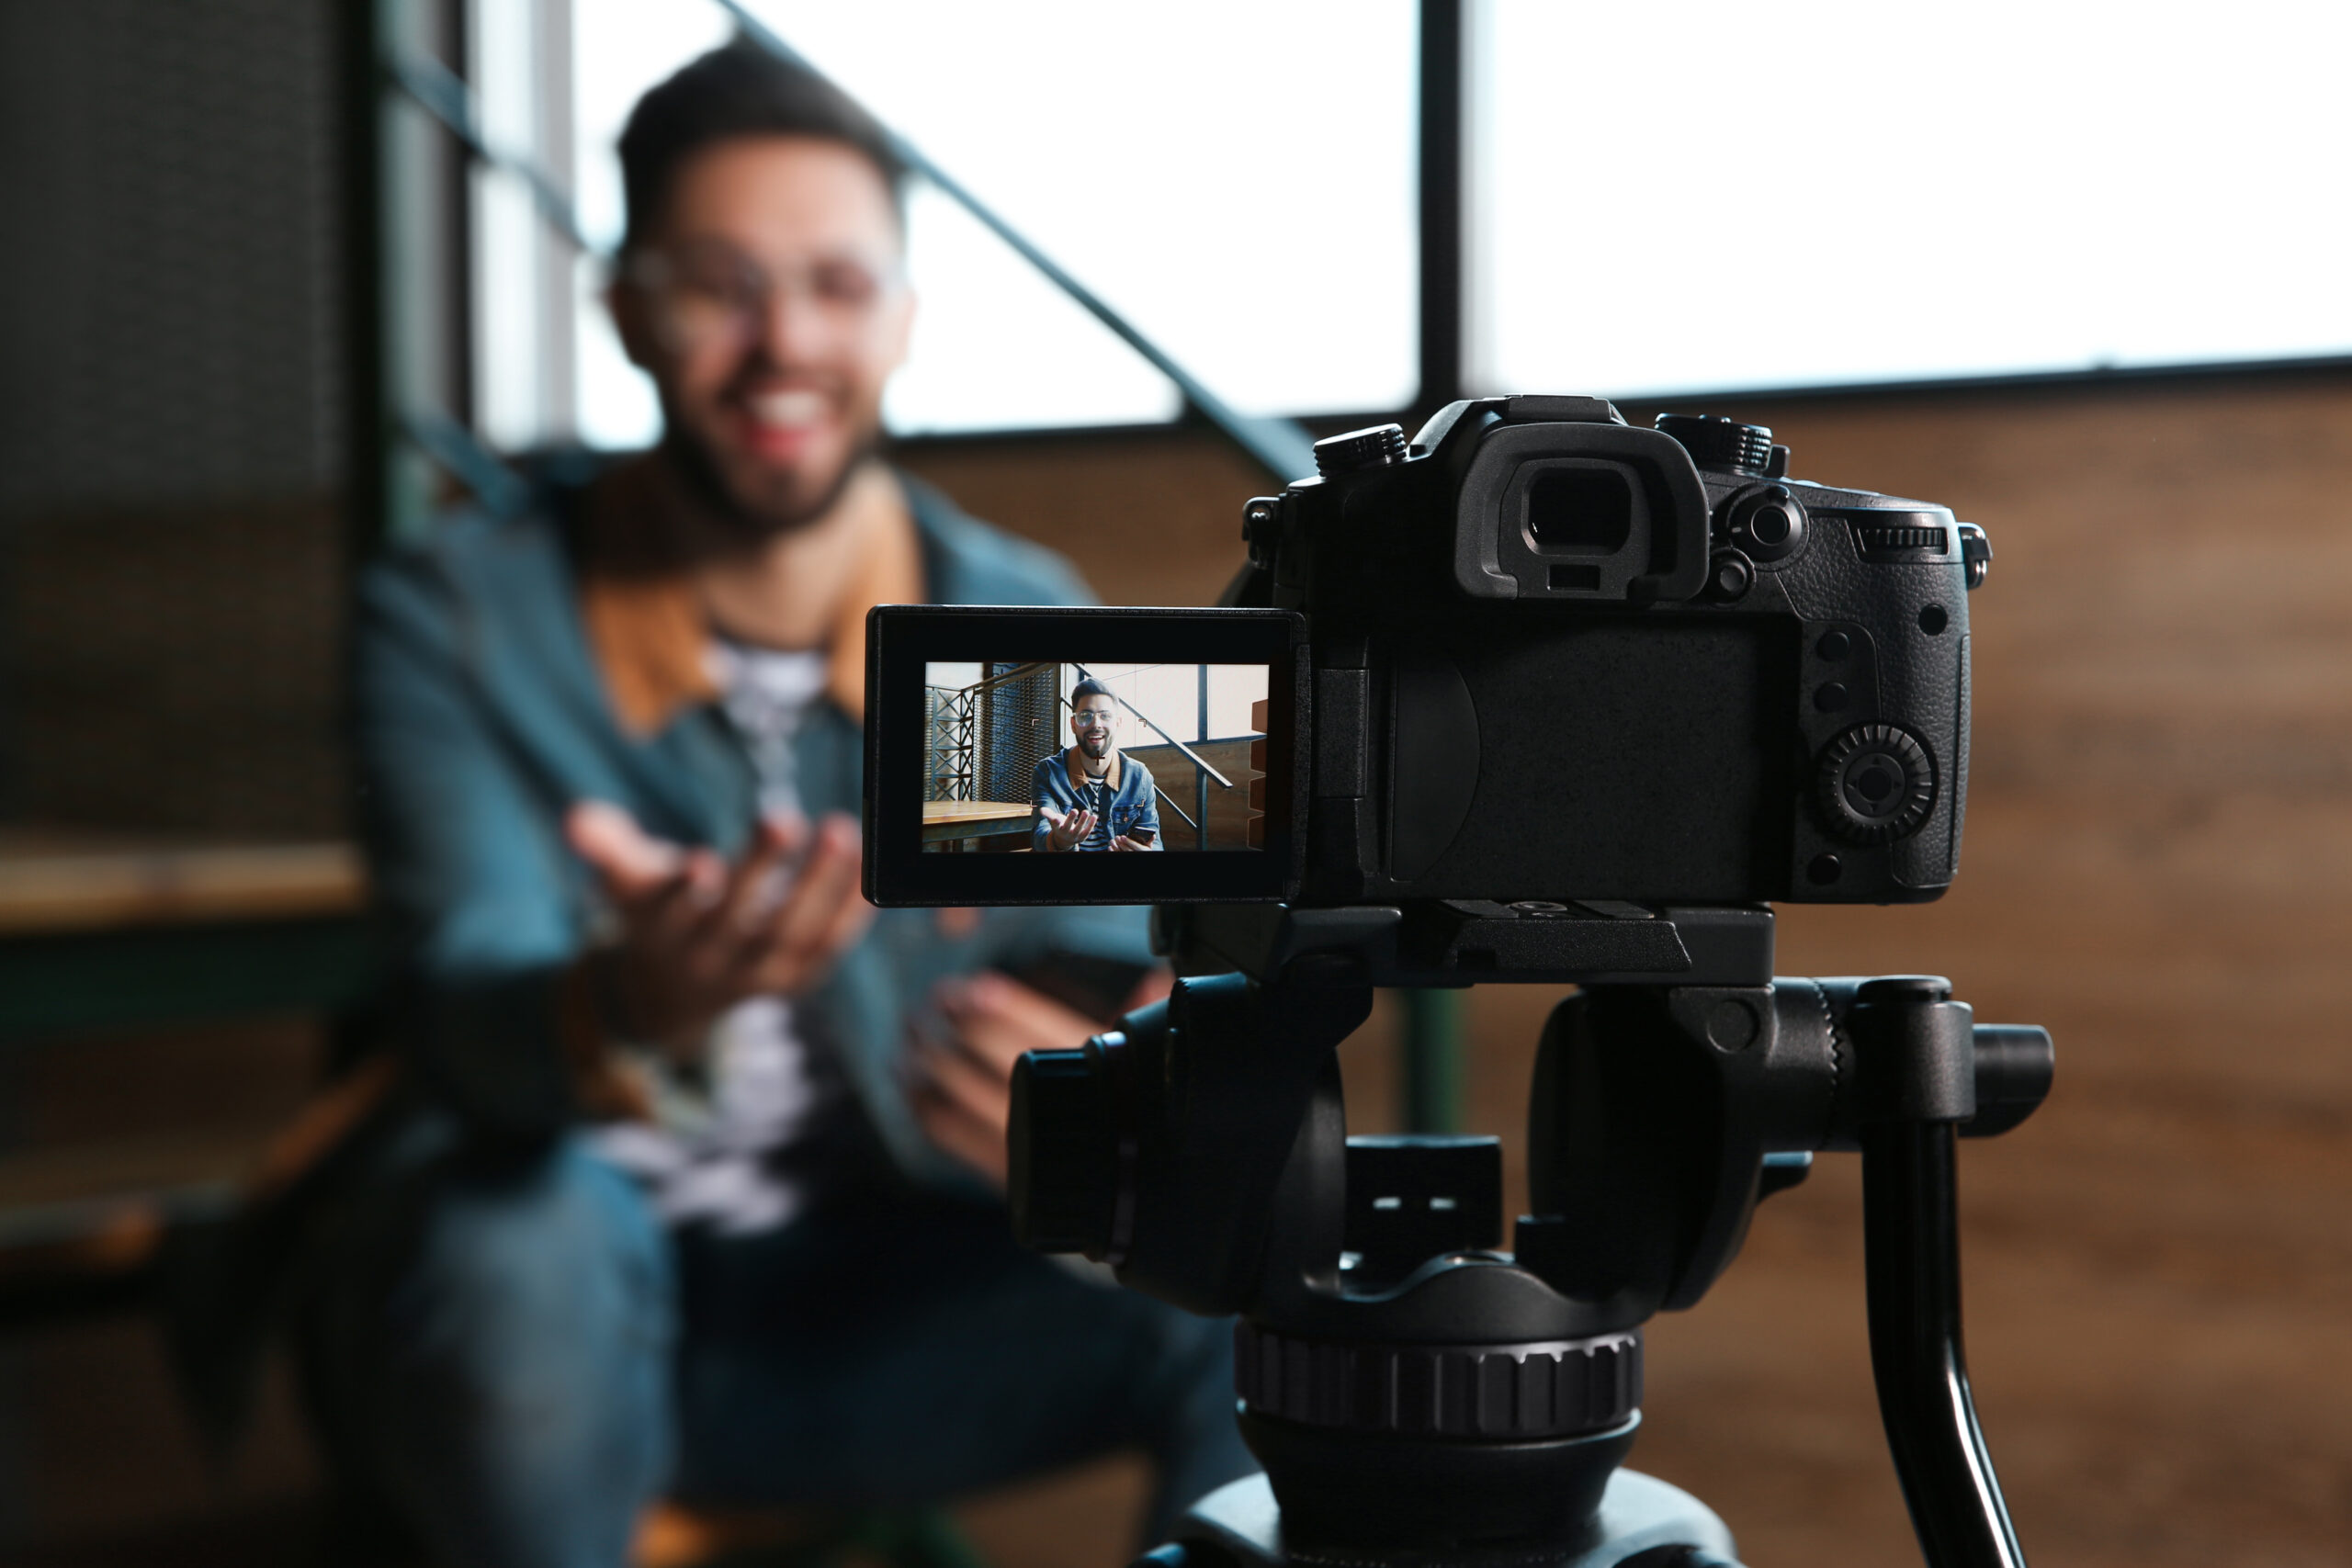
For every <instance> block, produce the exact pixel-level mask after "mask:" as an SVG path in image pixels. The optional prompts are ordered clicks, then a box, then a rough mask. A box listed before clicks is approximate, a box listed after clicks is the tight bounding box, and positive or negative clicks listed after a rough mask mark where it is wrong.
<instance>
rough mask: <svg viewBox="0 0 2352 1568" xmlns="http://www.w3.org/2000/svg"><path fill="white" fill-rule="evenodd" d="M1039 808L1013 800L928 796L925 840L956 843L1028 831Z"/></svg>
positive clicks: (924, 815) (923, 814) (923, 822)
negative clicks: (945, 798)
mask: <svg viewBox="0 0 2352 1568" xmlns="http://www.w3.org/2000/svg"><path fill="white" fill-rule="evenodd" d="M1035 819H1036V808H1035V807H1031V806H1029V805H1026V804H1024V803H1023V802H1020V801H1012V800H926V801H924V802H923V803H922V841H923V842H924V843H926V844H944V843H956V842H958V841H960V840H965V839H998V838H1004V837H1007V836H1010V835H1012V834H1016V833H1023V834H1025V833H1027V832H1028V831H1029V824H1030V823H1031V822H1033V821H1035Z"/></svg>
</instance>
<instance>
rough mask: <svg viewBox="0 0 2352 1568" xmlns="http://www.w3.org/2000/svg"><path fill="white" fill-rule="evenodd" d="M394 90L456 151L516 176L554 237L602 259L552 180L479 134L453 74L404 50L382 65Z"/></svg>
mask: <svg viewBox="0 0 2352 1568" xmlns="http://www.w3.org/2000/svg"><path fill="white" fill-rule="evenodd" d="M384 69H385V71H386V72H387V73H389V74H390V78H391V80H392V84H393V85H395V86H397V87H399V88H400V90H401V92H403V93H405V94H407V95H408V96H409V97H410V98H411V99H412V100H413V101H414V103H415V104H416V105H417V107H420V108H422V109H423V110H424V112H425V113H427V114H429V115H431V116H432V117H433V118H435V120H437V121H439V122H440V125H441V128H442V129H443V130H447V132H448V133H449V134H450V135H451V136H453V137H455V138H456V139H457V141H458V145H460V146H462V147H463V148H465V150H466V151H467V152H470V153H471V154H473V156H474V159H475V161H476V162H478V163H481V164H488V165H489V166H490V167H492V168H493V169H497V170H499V171H500V172H501V173H503V174H508V175H514V176H515V178H516V179H518V180H521V181H522V182H523V185H524V186H525V187H526V189H528V190H529V191H530V193H531V200H532V201H533V202H534V203H536V204H537V207H538V209H539V215H540V216H541V217H542V218H544V219H546V220H547V221H548V225H549V226H550V227H552V228H553V229H554V230H555V231H556V232H558V233H560V234H561V235H562V236H563V237H564V238H566V239H568V240H570V241H571V243H573V244H575V245H577V246H579V247H580V249H581V250H582V251H583V252H585V253H586V254H589V255H592V256H593V255H601V254H603V250H602V247H600V246H598V245H597V244H596V243H595V242H594V241H593V240H591V239H590V238H589V237H588V231H587V230H585V229H583V228H582V227H581V223H580V213H579V209H576V208H575V207H573V206H572V204H571V193H570V192H569V191H567V190H565V189H564V188H563V186H560V185H559V184H557V183H556V181H555V178H554V176H553V175H549V174H548V172H547V171H546V170H545V169H542V168H541V167H539V165H538V164H536V163H534V162H532V161H531V160H530V159H528V158H526V157H524V156H523V155H522V154H520V153H517V152H509V151H507V150H506V149H504V148H502V147H498V146H494V145H492V142H491V141H490V139H489V138H488V137H487V136H485V135H484V134H483V133H482V129H481V117H480V116H479V115H477V114H475V113H474V95H473V89H472V88H470V87H469V86H467V85H466V84H465V83H464V82H463V81H461V80H459V79H458V75H457V74H456V73H454V72H452V71H451V70H450V69H449V68H448V67H447V66H446V65H444V64H442V63H441V62H439V61H437V60H435V59H434V58H433V57H432V56H431V55H429V54H425V53H423V52H421V51H416V50H403V51H399V52H398V53H395V54H393V55H391V56H390V57H389V58H388V59H387V60H386V62H385V65H384Z"/></svg>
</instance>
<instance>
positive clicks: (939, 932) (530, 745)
mask: <svg viewBox="0 0 2352 1568" xmlns="http://www.w3.org/2000/svg"><path fill="white" fill-rule="evenodd" d="M903 482H904V483H905V488H906V491H907V493H908V498H909V501H910V506H911V510H912V512H913V516H914V523H915V530H916V535H917V538H918V541H919V547H920V551H921V566H920V570H921V575H922V584H923V586H924V587H925V588H926V589H927V591H928V593H929V596H930V598H931V599H932V600H933V602H936V603H942V604H1086V603H1091V596H1090V595H1089V594H1088V593H1087V592H1086V589H1085V586H1084V584H1083V583H1081V582H1080V581H1079V579H1078V577H1077V576H1076V574H1075V573H1074V572H1072V571H1071V570H1070V568H1069V565H1068V563H1067V562H1065V561H1063V560H1062V559H1061V558H1059V557H1057V556H1055V555H1053V554H1051V553H1050V552H1048V551H1046V550H1044V549H1042V548H1040V547H1036V546H1035V545H1031V544H1028V543H1025V542H1023V541H1021V540H1018V539H1014V538H1012V537H1011V536H1007V535H1004V534H1001V533H999V532H997V531H996V530H994V529H991V528H989V527H987V526H985V525H982V524H979V523H977V522H975V521H973V520H972V519H971V518H969V517H967V516H965V515H964V514H963V513H960V512H959V511H957V510H956V507H955V506H954V505H953V503H951V502H948V501H947V500H946V499H945V498H944V497H943V496H941V495H940V494H938V493H937V492H936V491H932V490H929V489H927V488H925V487H923V486H922V485H920V484H917V483H915V482H913V481H911V480H906V481H903ZM580 494H581V492H580V491H578V490H577V489H564V488H560V487H549V488H548V491H547V492H546V494H545V496H544V497H543V499H542V501H541V503H540V504H538V505H537V507H536V508H535V509H534V510H532V511H531V512H529V513H527V514H526V515H522V516H516V517H509V518H493V517H489V516H484V515H479V514H465V515H460V516H458V517H456V518H453V519H451V520H449V521H447V522H446V523H444V524H442V525H439V526H437V527H436V528H435V530H434V531H433V533H432V534H431V536H429V537H427V538H426V539H424V540H423V541H421V542H420V543H418V544H416V545H414V546H412V547H405V548H401V549H398V550H396V551H394V552H392V553H390V554H389V555H388V556H387V557H386V558H383V559H380V560H379V561H378V562H377V563H375V564H374V565H373V566H372V567H371V568H370V569H369V570H368V571H367V572H366V573H365V575H364V577H363V579H362V581H361V584H360V592H359V605H358V620H357V626H356V637H355V651H354V657H355V661H356V662H355V670H354V686H353V707H354V717H355V724H356V748H357V751H358V761H359V773H360V780H361V787H362V795H363V800H362V805H363V817H364V820H365V823H366V827H367V832H368V850H369V857H370V862H371V866H372V870H373V875H374V886H375V892H376V897H377V898H378V900H379V904H380V905H381V907H382V909H383V912H384V913H385V914H387V915H388V916H389V917H390V922H391V924H392V926H393V929H394V932H395V935H396V937H397V939H398V942H399V948H398V959H399V970H398V974H399V984H398V987H397V989H398V997H397V1001H398V1002H399V1004H400V1005H399V1007H398V1008H397V1017H398V1027H399V1038H400V1042H401V1046H402V1048H403V1049H405V1050H406V1051H408V1052H409V1054H410V1055H411V1057H412V1060H413V1066H415V1067H416V1068H417V1069H419V1070H420V1074H421V1077H423V1079H424V1083H425V1087H426V1088H427V1089H428V1091H429V1092H431V1093H432V1094H434V1095H435V1098H436V1099H438V1100H441V1101H442V1102H444V1103H445V1104H447V1105H448V1106H450V1107H452V1108H453V1109H455V1110H457V1111H458V1112H459V1113H460V1114H461V1115H462V1116H464V1117H466V1118H467V1119H468V1120H469V1121H470V1122H473V1123H474V1124H476V1125H477V1126H478V1127H481V1128H483V1129H485V1130H489V1131H493V1132H503V1133H511V1134H525V1135H544V1134H547V1133H549V1132H552V1131H554V1130H556V1129H558V1128H560V1127H561V1126H563V1125H564V1124H566V1123H567V1122H569V1121H571V1119H572V1118H573V1117H574V1116H575V1115H576V1114H577V1107H576V1106H575V1103H574V1100H573V1089H572V1085H573V1082H574V1078H573V1075H572V1074H571V1071H569V1070H568V1066H567V1060H566V1054H567V1050H575V1051H576V1046H575V1045H574V1042H575V1041H576V1039H577V1038H578V1034H577V1030H578V1025H577V1021H576V1015H577V1013H578V1011H579V1009H578V1008H577V1006H576V1005H573V1006H571V1009H570V1010H569V1012H567V1010H566V1001H567V998H571V997H572V996H574V995H575V994H576V992H577V990H578V986H577V983H576V981H575V980H574V978H573V976H572V970H573V965H574V961H575V960H576V959H577V958H578V957H579V956H580V954H581V953H582V952H583V951H584V950H585V948H586V947H587V946H588V944H589V943H590V942H591V941H592V939H593V937H594V931H595V924H596V921H597V920H598V919H599V918H600V914H599V910H598V907H597V899H596V897H595V895H594V887H593V885H592V881H591V878H590V877H589V875H588V873H587V870H586V868H585V867H584V866H583V865H582V863H580V862H579V860H578V859H577V857H575V856H574V855H573V854H572V853H571V852H570V850H569V849H568V848H567V846H566V845H565V842H564V839H563V818H564V815H565V813H566V811H567V810H568V809H569V808H570V807H571V806H573V805H574V804H576V803H578V802H581V801H583V800H592V799H593V800H605V801H609V802H612V803H613V804H615V805H617V806H619V807H623V808H624V809H626V810H628V812H629V813H631V814H632V815H633V816H635V817H636V818H637V819H638V820H639V822H640V823H642V824H643V825H644V826H645V829H646V830H647V831H649V832H650V833H654V834H657V835H659V836H661V837H663V838H667V839H670V840H674V841H676V842H679V843H684V844H695V845H708V846H710V847H712V848H714V849H716V850H718V851H719V852H722V853H729V854H731V853H734V852H737V851H738V850H740V848H741V845H742V844H743V843H744V841H745V840H746V839H747V838H748V836H749V834H750V831H751V828H752V823H753V821H754V819H755V814H756V812H757V808H758V807H757V780H756V778H755V775H754V773H753V770H752V761H751V758H750V756H749V754H748V752H747V751H746V749H745V747H744V745H743V744H742V742H741V739H739V738H738V736H737V735H736V733H735V732H734V730H733V729H732V728H731V727H730V726H729V722H728V720H727V718H726V716H725V714H724V711H723V710H722V709H721V708H720V707H719V706H718V705H717V704H716V703H714V702H709V701H697V700H685V701H682V702H680V703H679V704H678V705H676V706H675V708H674V710H673V711H671V712H670V713H669V716H667V717H666V719H665V720H664V721H663V722H662V723H661V724H660V725H659V727H658V728H654V729H652V730H651V731H650V732H640V731H639V729H638V728H633V727H632V726H631V725H630V724H628V723H625V722H623V719H622V715H621V712H620V710H619V708H618V707H617V706H616V691H618V690H619V689H620V688H618V687H616V685H615V684H614V683H613V682H612V680H611V679H610V677H611V676H612V673H613V671H612V670H611V669H610V668H609V667H608V666H600V664H599V662H598V653H597V650H596V647H595V645H594V641H593V638H592V637H591V635H590V630H589V627H588V626H587V623H586V619H585V614H586V612H585V611H584V610H583V586H582V585H583V575H584V570H585V569H584V568H583V565H582V535H583V532H584V530H583V527H582V516H581V513H582V508H581V507H580V505H579V501H580ZM855 608H857V609H859V610H861V611H862V609H863V606H862V605H860V606H855ZM684 635H685V636H686V637H689V638H694V637H701V636H702V635H703V634H702V633H701V629H700V624H699V622H698V621H688V622H686V623H685V625H684ZM696 646H699V645H698V644H697V645H696ZM689 657H691V650H690V652H689ZM854 675H855V672H851V674H850V675H848V676H845V677H844V679H854ZM834 689H835V690H836V691H839V690H841V689H842V688H841V687H838V686H837V687H835V688H834ZM795 751H796V761H797V769H798V784H799V789H800V794H801V797H802V800H803V802H804V804H805V806H806V807H807V809H808V811H809V814H810V815H811V816H812V817H813V816H815V815H817V814H819V813H821V812H826V811H848V812H851V813H855V812H857V811H858V809H859V807H860V802H861V798H862V796H861V789H860V785H861V782H862V775H863V771H864V762H865V746H864V741H863V736H862V733H861V728H860V725H859V722H858V720H856V719H855V718H854V717H852V716H851V715H850V713H849V712H848V711H845V709H844V707H843V705H842V702H841V701H840V700H839V699H838V698H834V697H826V698H820V699H819V700H818V702H817V703H816V705H815V706H814V707H813V708H812V710H811V711H810V712H809V715H808V716H806V717H805V718H804V720H803V722H802V724H801V726H800V729H799V731H798V734H797V738H796V740H795ZM1057 954H1061V955H1072V956H1075V957H1078V958H1080V959H1096V958H1099V959H1108V960H1114V961H1118V962H1122V963H1136V964H1143V963H1148V962H1149V961H1150V954H1149V949H1148V940H1147V933H1146V921H1145V913H1144V911H1143V910H1140V909H1135V908H1119V909H1110V908H1093V909H1086V908H1065V909H1052V908H1038V909H991V910H988V911H985V912H984V913H983V915H982V918H981V919H980V920H979V922H978V926H977V928H976V929H974V930H972V931H970V932H969V933H968V934H962V933H959V934H956V935H954V936H950V935H948V934H947V933H946V931H945V930H944V929H943V926H942V923H941V922H940V921H939V920H938V919H936V918H935V914H934V911H932V910H929V909H885V910H883V911H881V912H880V914H879V916H878V918H877V919H876V920H875V922H874V925H873V927H872V929H871V931H870V932H869V933H868V935H867V936H866V937H865V940H864V941H863V942H860V943H859V944H858V945H857V946H856V947H855V948H854V949H853V950H852V951H851V952H849V953H846V954H845V955H844V956H843V957H842V960H841V962H840V963H839V964H836V965H835V966H834V968H833V970H832V972H831V975H830V976H829V977H828V978H827V979H826V980H825V981H824V982H823V984H822V985H821V986H820V988H819V989H817V990H816V991H815V992H813V993H812V994H810V995H809V997H807V998H804V1000H803V1002H802V1004H801V1012H802V1016H804V1017H805V1018H807V1019H808V1021H809V1023H810V1025H811V1026H812V1027H813V1028H815V1029H817V1030H820V1031H821V1032H822V1033H823V1035H824V1037H825V1038H826V1039H828V1040H829V1041H830V1042H831V1043H832V1044H833V1046H834V1049H835V1050H836V1052H837V1054H838V1055H839V1058H840V1060H841V1063H842V1068H843V1071H844V1073H845V1075H846V1076H847V1077H848V1078H849V1080H850V1083H851V1087H852V1089H853V1090H854V1092H855V1093H856V1094H857V1096H858V1098H859V1100H861V1101H862V1102H863V1104H864V1106H865V1111H867V1113H868V1115H869V1117H870V1119H871V1121H872V1122H873V1124H874V1126H875V1128H876V1131H877V1132H878V1133H879V1134H881V1136H882V1139H883V1142H884V1143H885V1144H886V1145H888V1148H889V1149H890V1151H891V1153H892V1154H893V1155H894V1156H896V1158H897V1160H898V1162H899V1165H900V1166H901V1167H902V1168H905V1169H907V1170H908V1171H909V1172H910V1174H917V1175H922V1176H924V1177H927V1178H933V1179H941V1178H945V1177H946V1176H947V1174H948V1173H949V1171H951V1170H952V1167H950V1166H949V1165H948V1164H947V1163H946V1162H945V1161H944V1156H938V1155H937V1154H936V1153H935V1152H934V1151H933V1150H932V1149H931V1147H930V1145H929V1144H928V1142H927V1141H926V1140H925V1139H924V1138H923V1137H922V1134H921V1133H920V1131H919V1129H918V1128H917V1126H916V1124H915V1120H914V1117H913V1114H912V1112H911V1110H910V1107H909V1106H908V1105H907V1103H906V1100H905V1097H904V1094H903V1092H902V1089H901V1085H900V1080H899V1072H898V1061H899V1055H900V1053H901V1051H902V1050H903V1048H904V1045H905V1042H906V1038H907V1035H908V1032H909V1028H910V1023H911V1022H912V1021H913V1020H914V1019H915V1018H916V1017H917V1015H918V1014H919V1013H920V1012H921V1010H922V1009H923V1008H924V1007H926V1006H927V1005H928V998H929V996H930V992H931V989H932V987H933V985H935V984H936V983H937V982H938V981H939V980H940V979H942V978H944V977H945V976H951V975H956V974H967V973H970V972H972V971H974V970H977V969H980V968H984V967H988V966H990V965H1000V966H1003V967H1007V968H1023V967H1025V966H1028V965H1031V964H1035V963H1037V962H1039V961H1041V960H1044V959H1046V958H1048V957H1050V956H1052V955H1057Z"/></svg>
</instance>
